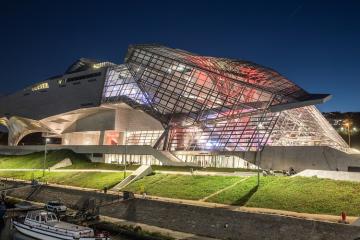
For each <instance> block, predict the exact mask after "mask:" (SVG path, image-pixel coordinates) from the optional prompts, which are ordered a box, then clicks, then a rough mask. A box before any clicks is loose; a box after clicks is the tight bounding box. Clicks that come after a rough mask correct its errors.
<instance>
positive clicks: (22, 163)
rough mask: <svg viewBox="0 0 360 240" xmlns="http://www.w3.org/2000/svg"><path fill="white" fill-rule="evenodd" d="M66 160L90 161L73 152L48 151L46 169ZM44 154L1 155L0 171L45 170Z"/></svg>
mask: <svg viewBox="0 0 360 240" xmlns="http://www.w3.org/2000/svg"><path fill="white" fill-rule="evenodd" d="M64 158H70V159H71V160H72V161H75V162H77V161H81V162H82V161H89V160H88V159H87V157H86V156H85V155H83V154H78V153H74V152H73V151H71V150H65V149H64V150H56V151H48V153H47V156H46V162H45V166H46V168H48V167H51V166H53V165H54V164H56V163H58V162H59V161H61V160H63V159H64ZM43 160H44V152H36V153H31V154H27V155H20V156H15V155H13V156H7V155H0V169H9V168H14V169H16V168H29V169H37V168H43Z"/></svg>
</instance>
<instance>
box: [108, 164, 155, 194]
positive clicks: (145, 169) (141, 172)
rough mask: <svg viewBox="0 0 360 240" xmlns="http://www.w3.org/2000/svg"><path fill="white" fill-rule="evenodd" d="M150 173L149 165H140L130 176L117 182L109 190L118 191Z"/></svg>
mask: <svg viewBox="0 0 360 240" xmlns="http://www.w3.org/2000/svg"><path fill="white" fill-rule="evenodd" d="M150 173H152V168H151V166H150V165H141V166H140V167H138V169H136V170H135V171H134V172H133V173H132V174H131V175H130V176H128V177H126V178H125V179H124V180H122V181H121V182H120V183H118V184H117V185H116V186H115V187H113V188H112V189H111V190H113V191H120V190H121V189H123V188H124V187H126V186H127V185H129V184H130V183H132V182H134V181H136V180H138V179H140V178H143V177H145V176H147V175H149V174H150Z"/></svg>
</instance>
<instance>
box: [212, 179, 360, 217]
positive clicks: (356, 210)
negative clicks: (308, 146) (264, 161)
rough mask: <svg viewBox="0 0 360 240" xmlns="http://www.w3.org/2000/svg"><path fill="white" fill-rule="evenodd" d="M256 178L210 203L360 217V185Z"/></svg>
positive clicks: (321, 180)
mask: <svg viewBox="0 0 360 240" xmlns="http://www.w3.org/2000/svg"><path fill="white" fill-rule="evenodd" d="M256 182H257V180H256V177H251V178H249V179H247V180H245V181H243V182H241V183H239V184H237V185H236V186H234V187H232V188H230V189H228V190H226V191H224V192H222V193H221V194H219V195H216V196H214V197H212V198H210V199H208V201H209V202H216V203H224V204H231V205H244V206H248V207H260V208H270V209H280V210H288V211H295V212H305V213H323V214H333V215H340V213H341V212H342V211H345V212H346V213H347V214H348V215H353V216H358V215H360V194H359V192H360V184H359V183H356V182H348V181H335V180H329V179H318V178H303V177H293V178H290V177H261V182H260V187H259V188H258V189H257V188H256Z"/></svg>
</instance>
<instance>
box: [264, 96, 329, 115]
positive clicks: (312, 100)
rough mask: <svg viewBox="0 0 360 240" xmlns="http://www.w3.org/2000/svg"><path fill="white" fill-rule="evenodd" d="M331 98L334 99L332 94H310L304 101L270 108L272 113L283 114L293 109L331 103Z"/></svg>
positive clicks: (300, 100)
mask: <svg viewBox="0 0 360 240" xmlns="http://www.w3.org/2000/svg"><path fill="white" fill-rule="evenodd" d="M331 98H332V95H331V94H309V95H307V96H306V97H304V98H303V99H299V101H298V102H290V103H285V104H279V105H274V106H270V107H269V110H270V112H281V111H284V110H288V109H292V108H300V107H305V106H311V105H316V104H322V103H325V102H327V101H329V100H330V99H331Z"/></svg>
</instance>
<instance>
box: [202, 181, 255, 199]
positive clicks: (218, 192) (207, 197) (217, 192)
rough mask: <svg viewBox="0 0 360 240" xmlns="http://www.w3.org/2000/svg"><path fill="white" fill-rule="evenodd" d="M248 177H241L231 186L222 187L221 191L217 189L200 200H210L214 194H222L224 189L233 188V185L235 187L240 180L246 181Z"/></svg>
mask: <svg viewBox="0 0 360 240" xmlns="http://www.w3.org/2000/svg"><path fill="white" fill-rule="evenodd" d="M246 179H248V178H247V177H246V178H243V179H240V180H239V181H237V182H235V183H233V184H231V185H230V186H227V187H225V188H223V189H220V190H219V191H216V192H214V193H212V194H210V195H209V196H206V197H204V198H203V199H200V200H199V201H200V202H205V201H206V200H208V199H209V198H211V197H213V196H215V195H218V194H220V193H222V192H224V191H226V190H228V189H230V188H232V187H235V186H236V185H237V184H239V183H240V182H243V181H245V180H246Z"/></svg>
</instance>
